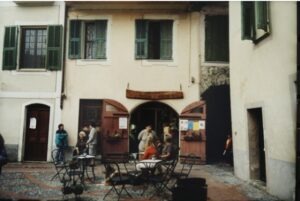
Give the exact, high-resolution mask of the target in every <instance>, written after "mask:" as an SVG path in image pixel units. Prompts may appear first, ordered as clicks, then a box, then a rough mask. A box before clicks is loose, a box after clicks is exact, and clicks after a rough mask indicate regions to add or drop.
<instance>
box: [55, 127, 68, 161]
mask: <svg viewBox="0 0 300 201" xmlns="http://www.w3.org/2000/svg"><path fill="white" fill-rule="evenodd" d="M55 144H56V147H57V148H58V151H57V153H56V157H55V160H56V162H64V160H65V149H66V148H67V147H68V133H67V132H66V131H65V129H64V125H63V124H59V125H58V130H57V131H56V134H55Z"/></svg>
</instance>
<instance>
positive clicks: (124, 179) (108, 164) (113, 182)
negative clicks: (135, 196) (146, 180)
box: [103, 160, 132, 201]
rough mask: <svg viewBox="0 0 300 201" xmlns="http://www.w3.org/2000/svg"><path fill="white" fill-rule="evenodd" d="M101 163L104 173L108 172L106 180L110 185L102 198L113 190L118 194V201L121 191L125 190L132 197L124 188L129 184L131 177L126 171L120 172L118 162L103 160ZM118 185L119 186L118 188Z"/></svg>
mask: <svg viewBox="0 0 300 201" xmlns="http://www.w3.org/2000/svg"><path fill="white" fill-rule="evenodd" d="M103 165H104V168H105V171H106V173H109V175H108V178H107V182H108V184H109V185H110V186H111V188H110V189H109V191H108V192H107V193H106V194H105V196H104V197H103V200H105V198H106V197H107V196H108V195H109V194H110V193H111V192H115V193H116V194H117V196H118V199H117V200H118V201H119V200H120V198H121V195H122V192H123V191H125V192H126V194H127V195H128V196H129V197H132V196H131V195H130V194H129V192H128V191H127V189H126V187H125V186H126V185H131V178H130V176H129V175H128V174H127V173H122V172H121V170H120V166H119V164H118V162H115V161H111V160H104V161H103ZM118 187H121V189H119V188H118Z"/></svg>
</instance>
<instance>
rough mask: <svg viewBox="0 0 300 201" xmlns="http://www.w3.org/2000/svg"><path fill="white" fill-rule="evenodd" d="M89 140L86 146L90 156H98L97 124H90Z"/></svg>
mask: <svg viewBox="0 0 300 201" xmlns="http://www.w3.org/2000/svg"><path fill="white" fill-rule="evenodd" d="M89 130H90V133H89V138H88V140H87V142H86V144H87V145H88V147H89V155H92V156H96V146H97V130H96V128H95V123H94V122H91V123H90V124H89Z"/></svg>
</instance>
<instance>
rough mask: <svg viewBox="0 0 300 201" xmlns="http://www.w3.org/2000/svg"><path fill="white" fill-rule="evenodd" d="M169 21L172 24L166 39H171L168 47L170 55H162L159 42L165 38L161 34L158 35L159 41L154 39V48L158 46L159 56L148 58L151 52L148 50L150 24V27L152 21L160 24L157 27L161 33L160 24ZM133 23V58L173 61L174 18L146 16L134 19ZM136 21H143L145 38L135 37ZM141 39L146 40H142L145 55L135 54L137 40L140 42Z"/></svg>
mask: <svg viewBox="0 0 300 201" xmlns="http://www.w3.org/2000/svg"><path fill="white" fill-rule="evenodd" d="M168 21H169V22H171V25H172V27H171V34H172V35H171V37H170V39H168V40H170V41H171V48H170V51H171V56H170V57H168V58H167V57H166V56H164V55H162V46H161V44H162V40H166V39H165V38H162V36H161V35H160V37H159V41H155V46H156V48H158V49H159V53H160V55H159V58H150V54H151V52H150V49H149V48H150V47H149V46H150V45H149V44H150V42H151V41H150V37H149V35H150V33H151V32H150V26H151V27H152V26H153V24H154V23H157V24H159V26H160V28H159V32H160V33H161V31H162V28H161V25H162V24H164V22H168ZM134 22H135V25H134V31H135V38H134V39H135V40H134V41H135V42H134V51H135V52H134V59H135V60H148V61H154V62H155V61H160V62H169V61H173V60H174V26H175V20H174V19H148V18H147V19H146V18H143V19H135V21H134ZM138 22H143V24H144V26H145V27H144V28H145V38H144V39H141V38H137V28H138V27H137V24H138ZM141 40H146V41H144V43H145V44H144V45H145V54H146V56H145V55H138V54H137V51H138V49H137V42H138V41H140V42H141Z"/></svg>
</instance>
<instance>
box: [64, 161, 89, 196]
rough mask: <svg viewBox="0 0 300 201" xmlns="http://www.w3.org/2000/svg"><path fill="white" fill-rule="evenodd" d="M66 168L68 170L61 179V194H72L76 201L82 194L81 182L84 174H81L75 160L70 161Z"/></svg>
mask: <svg viewBox="0 0 300 201" xmlns="http://www.w3.org/2000/svg"><path fill="white" fill-rule="evenodd" d="M68 166H69V168H68V169H67V171H66V172H65V174H64V175H63V178H62V183H63V188H62V192H63V195H66V194H72V193H73V194H74V195H75V200H76V198H77V196H78V195H80V194H82V193H83V191H84V189H85V185H84V180H83V174H84V172H82V170H81V169H80V167H79V166H80V165H79V164H78V161H77V160H72V161H70V162H69V164H68Z"/></svg>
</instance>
